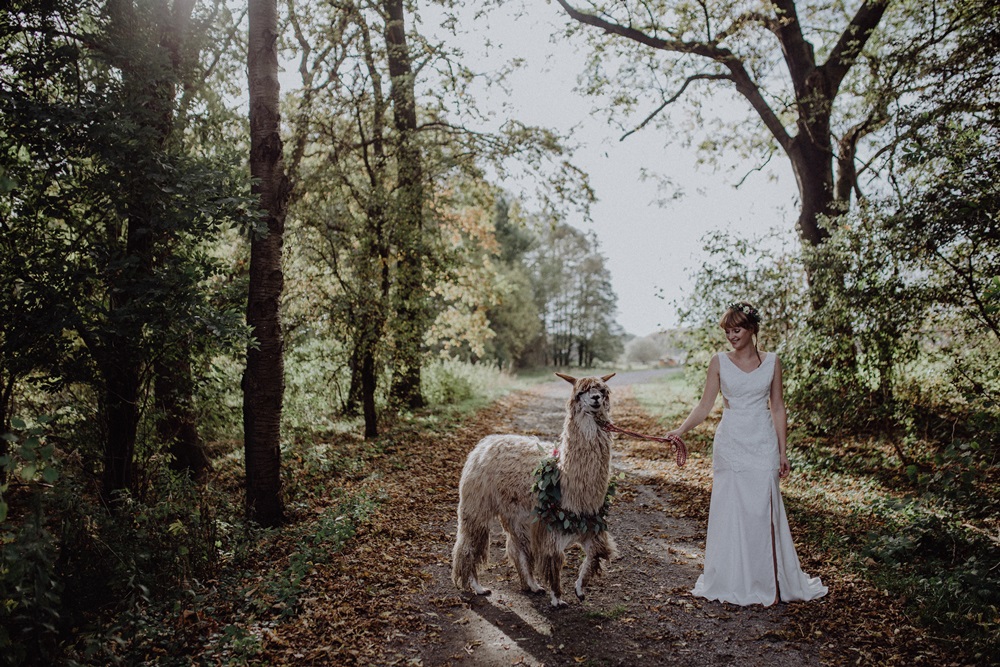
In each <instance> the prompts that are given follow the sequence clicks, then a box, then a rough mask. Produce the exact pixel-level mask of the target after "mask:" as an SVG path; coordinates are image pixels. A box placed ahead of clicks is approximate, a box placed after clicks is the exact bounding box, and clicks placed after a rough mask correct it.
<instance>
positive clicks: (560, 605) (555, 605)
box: [552, 598, 569, 609]
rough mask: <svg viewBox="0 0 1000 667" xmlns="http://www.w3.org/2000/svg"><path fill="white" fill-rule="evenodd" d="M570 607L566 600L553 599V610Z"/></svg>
mask: <svg viewBox="0 0 1000 667" xmlns="http://www.w3.org/2000/svg"><path fill="white" fill-rule="evenodd" d="M568 606H569V603H568V602H566V601H565V600H562V599H560V598H552V608H553V609H564V608H565V607H568Z"/></svg>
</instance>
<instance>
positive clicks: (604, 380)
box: [601, 373, 617, 382]
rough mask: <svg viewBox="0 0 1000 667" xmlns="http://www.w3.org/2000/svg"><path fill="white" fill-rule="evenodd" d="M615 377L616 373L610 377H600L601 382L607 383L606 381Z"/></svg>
mask: <svg viewBox="0 0 1000 667" xmlns="http://www.w3.org/2000/svg"><path fill="white" fill-rule="evenodd" d="M615 375H617V373H612V374H611V375H603V376H601V382H607V381H608V380H610V379H611V378H613V377H614V376H615Z"/></svg>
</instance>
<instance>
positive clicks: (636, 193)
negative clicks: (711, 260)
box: [420, 3, 797, 336]
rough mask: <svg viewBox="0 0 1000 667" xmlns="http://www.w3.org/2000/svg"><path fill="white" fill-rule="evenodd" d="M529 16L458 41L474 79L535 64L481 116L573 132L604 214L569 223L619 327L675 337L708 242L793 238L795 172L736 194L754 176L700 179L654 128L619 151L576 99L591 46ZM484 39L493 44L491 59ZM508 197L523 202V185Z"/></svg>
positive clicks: (557, 18) (503, 20)
mask: <svg viewBox="0 0 1000 667" xmlns="http://www.w3.org/2000/svg"><path fill="white" fill-rule="evenodd" d="M532 4H533V8H532V9H531V15H530V16H529V17H526V18H525V17H522V18H518V19H515V18H513V17H512V16H511V12H509V11H505V10H503V9H501V10H497V11H494V12H493V13H492V14H491V16H490V17H489V25H488V26H487V25H486V23H485V21H482V20H481V21H477V22H473V21H463V23H462V30H463V32H466V33H467V34H465V35H462V36H460V40H461V41H460V43H459V46H460V47H461V48H463V49H464V50H465V52H466V56H467V63H468V64H469V65H470V67H471V68H472V69H474V70H478V71H483V70H489V69H492V68H493V67H495V66H496V63H498V62H500V61H501V60H506V59H510V58H514V57H517V58H523V59H525V60H526V61H527V65H526V67H524V68H522V69H521V70H520V71H519V72H517V73H516V75H515V76H514V78H513V79H512V80H511V82H510V85H509V88H510V95H509V97H508V96H507V95H503V96H499V95H496V94H494V95H492V96H489V95H488V94H484V96H483V97H482V98H481V103H480V104H481V108H488V109H491V110H494V111H495V112H496V113H497V114H498V118H499V119H501V120H502V118H503V117H504V116H505V115H509V116H511V117H513V118H516V119H518V120H520V121H522V122H524V123H526V124H529V125H538V126H544V127H548V128H552V129H556V130H561V131H563V132H566V131H569V130H570V129H573V128H575V131H574V133H573V140H574V141H575V142H576V143H577V144H579V145H580V146H581V149H580V150H579V151H578V152H577V153H576V157H575V160H574V163H575V164H576V165H577V166H579V167H580V168H582V169H583V170H584V171H586V172H587V173H589V174H590V178H591V186H592V187H593V188H594V189H595V191H596V194H597V197H598V203H597V204H596V205H595V206H594V207H593V209H592V211H591V217H592V222H585V221H582V220H573V219H570V220H568V222H570V223H571V224H574V225H575V226H577V227H579V228H581V229H583V230H588V229H592V230H594V231H595V232H596V233H597V236H598V238H599V240H600V244H601V249H602V251H603V253H604V256H605V257H606V259H607V265H608V268H609V270H610V272H611V276H612V281H613V286H614V289H615V292H616V293H617V295H618V309H619V314H618V322H619V323H620V324H621V325H622V326H623V327H624V328H625V330H626V331H627V332H629V333H632V334H636V335H640V336H642V335H646V334H649V333H652V332H655V331H657V330H659V329H661V328H668V327H672V326H674V325H676V324H677V316H676V313H675V308H674V302H676V301H682V300H683V299H684V298H685V296H686V295H687V294H688V293H689V292H690V289H691V280H690V276H691V274H692V272H693V271H694V270H696V269H697V267H698V266H699V265H700V263H701V260H702V256H701V255H702V253H701V243H700V239H701V237H702V236H703V235H704V234H706V233H707V232H709V231H710V230H713V229H723V228H729V229H734V228H739V229H741V230H743V231H746V232H748V233H750V234H761V233H764V232H766V231H767V230H769V229H772V228H775V227H777V228H781V229H788V230H791V229H792V228H793V222H794V219H795V217H796V208H797V207H796V193H795V184H794V179H793V176H792V175H791V170H790V168H789V167H788V166H787V162H786V161H785V160H784V158H783V156H775V157H774V159H772V160H771V164H770V165H769V169H770V172H754V173H750V175H749V176H747V178H746V181H745V182H744V184H743V185H742V186H741V187H740V189H739V190H736V189H734V187H733V184H734V183H735V180H736V179H738V178H740V177H742V176H743V174H744V173H748V172H750V171H751V169H752V167H753V165H750V164H748V165H747V169H746V170H745V172H742V173H739V174H738V175H737V176H735V177H732V176H728V175H727V176H722V175H719V174H714V173H712V171H711V169H710V168H709V167H702V168H700V169H699V168H697V167H696V159H695V158H696V156H695V155H694V149H687V150H685V149H683V148H682V147H681V146H680V142H679V141H674V142H671V141H670V137H667V136H665V134H664V132H663V131H661V130H658V129H656V128H654V127H652V126H647V127H646V128H645V129H643V130H642V131H640V132H638V133H635V134H633V135H631V136H630V137H629V138H627V139H626V140H625V141H624V142H619V137H620V136H621V134H622V133H621V132H620V131H619V130H618V129H617V128H616V127H611V126H609V125H608V124H607V122H606V120H605V119H604V117H603V116H601V115H600V114H597V115H592V109H593V107H594V101H593V100H591V99H587V98H585V97H583V96H582V95H581V94H579V93H576V92H574V91H573V88H574V85H575V83H576V79H577V76H578V75H579V74H580V72H581V71H582V70H583V66H584V60H585V51H584V50H583V49H585V48H586V47H585V45H583V44H579V43H575V42H574V43H568V42H566V40H562V41H561V42H558V43H553V42H552V39H551V35H553V34H554V33H557V32H559V28H560V27H561V26H564V25H565V22H566V20H567V18H568V17H565V15H564V14H563V13H562V9H561V8H559V7H558V6H557V5H555V4H547V3H546V4H543V3H532ZM432 12H433V10H431V9H429V8H424V9H422V18H423V19H424V25H423V26H420V29H421V31H425V30H429V29H430V28H431V26H432V23H433V16H434V15H433V13H432ZM424 34H427V33H426V32H425V33H424ZM441 36H442V38H444V34H442V35H441ZM487 38H488V39H489V40H491V41H492V42H494V43H495V45H494V46H492V47H491V48H490V49H489V50H488V51H487V49H486V48H485V46H484V44H485V42H486V40H487ZM449 39H452V38H449ZM497 45H499V46H500V47H502V48H499V49H498V48H497ZM504 102H506V103H507V106H506V107H504V104H503V103H504ZM650 110H651V109H650ZM646 112H648V110H644V113H643V115H645V113H646ZM638 120H641V117H640V119H637V121H636V122H638ZM643 168H646V169H647V170H652V171H654V172H657V173H660V174H663V175H665V176H667V177H669V178H670V179H672V180H673V181H675V182H677V183H678V184H679V185H680V186H681V188H682V189H683V191H684V192H685V193H686V194H685V196H684V197H683V198H682V199H680V200H676V201H671V202H669V203H667V204H665V205H660V204H658V203H657V202H658V200H659V199H667V198H669V194H670V193H662V192H657V185H656V184H655V183H654V182H653V181H646V182H643V181H642V180H641V179H640V173H641V171H642V169H643ZM768 173H770V175H771V176H777V182H775V180H774V178H769V177H768ZM503 185H504V186H505V187H508V188H509V189H511V190H512V191H514V192H515V193H516V192H517V189H518V184H516V183H505V184H503ZM664 195H667V196H666V197H665V196H664Z"/></svg>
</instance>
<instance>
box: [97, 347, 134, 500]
mask: <svg viewBox="0 0 1000 667" xmlns="http://www.w3.org/2000/svg"><path fill="white" fill-rule="evenodd" d="M122 347H124V348H125V349H122ZM122 347H119V348H113V351H112V354H111V355H109V362H108V363H106V364H105V365H104V366H105V367H104V369H103V374H104V382H105V391H104V410H103V412H104V421H105V433H106V436H105V442H104V476H103V478H102V480H101V481H102V484H101V495H102V497H103V498H104V501H105V502H106V503H108V504H109V505H113V504H115V501H116V499H117V496H118V494H119V493H120V492H122V491H126V490H130V489H132V488H133V487H134V484H133V483H134V481H135V480H134V475H133V460H134V457H135V443H136V433H137V430H138V428H139V390H140V387H141V378H140V373H139V363H138V361H137V360H136V359H135V352H134V350H131V349H129V348H130V345H129V344H128V343H125V345H123V346H122Z"/></svg>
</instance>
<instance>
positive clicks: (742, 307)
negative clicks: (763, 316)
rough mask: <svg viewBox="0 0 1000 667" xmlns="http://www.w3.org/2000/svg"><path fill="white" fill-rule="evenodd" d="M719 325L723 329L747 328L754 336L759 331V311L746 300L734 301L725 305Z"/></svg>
mask: <svg viewBox="0 0 1000 667" xmlns="http://www.w3.org/2000/svg"><path fill="white" fill-rule="evenodd" d="M719 326H720V327H722V328H723V329H734V328H736V327H739V328H741V329H749V330H750V331H752V332H753V334H754V336H756V335H757V334H758V333H759V332H760V313H758V312H757V309H756V308H754V307H753V305H751V304H750V303H749V302H747V301H734V302H733V303H731V304H729V305H728V306H726V312H725V313H723V315H722V319H721V320H719Z"/></svg>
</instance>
